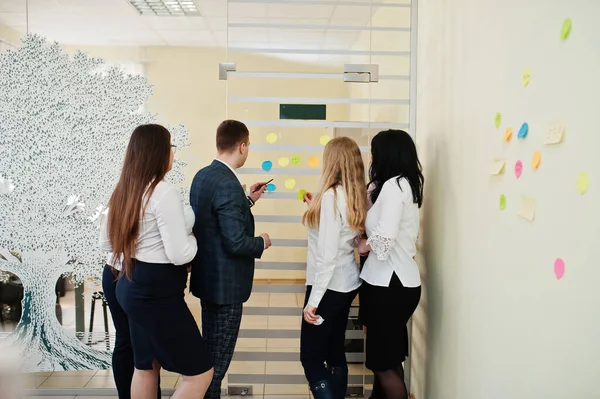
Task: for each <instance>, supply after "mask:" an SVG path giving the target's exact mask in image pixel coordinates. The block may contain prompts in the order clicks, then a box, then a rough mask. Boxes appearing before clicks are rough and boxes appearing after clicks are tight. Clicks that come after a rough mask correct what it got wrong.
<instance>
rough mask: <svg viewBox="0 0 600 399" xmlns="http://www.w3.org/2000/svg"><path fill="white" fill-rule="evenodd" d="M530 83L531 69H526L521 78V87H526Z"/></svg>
mask: <svg viewBox="0 0 600 399" xmlns="http://www.w3.org/2000/svg"><path fill="white" fill-rule="evenodd" d="M529 82H531V68H527V69H525V70H524V71H523V75H522V76H521V84H522V85H523V87H527V86H528V85H529Z"/></svg>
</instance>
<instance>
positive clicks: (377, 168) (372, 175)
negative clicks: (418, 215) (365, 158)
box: [369, 130, 425, 208]
mask: <svg viewBox="0 0 600 399" xmlns="http://www.w3.org/2000/svg"><path fill="white" fill-rule="evenodd" d="M371 156H372V158H371V167H370V169H369V184H374V185H375V189H374V190H373V191H372V192H371V202H372V203H375V201H377V197H379V193H381V189H382V188H383V184H384V183H385V182H386V181H388V180H389V179H391V178H392V177H396V176H399V177H398V179H397V183H398V186H400V179H401V178H405V179H406V180H408V183H409V184H410V188H411V189H412V196H413V201H414V203H415V204H418V205H419V208H420V207H421V205H423V185H424V183H425V178H424V177H423V173H422V172H421V169H422V168H421V162H420V161H419V156H418V155H417V147H416V146H415V143H414V141H413V139H412V138H411V137H410V135H409V134H408V133H406V132H405V131H404V130H384V131H382V132H379V133H377V134H376V135H375V137H373V140H371Z"/></svg>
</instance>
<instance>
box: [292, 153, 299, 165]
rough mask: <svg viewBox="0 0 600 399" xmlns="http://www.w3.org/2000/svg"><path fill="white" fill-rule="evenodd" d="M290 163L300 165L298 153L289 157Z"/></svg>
mask: <svg viewBox="0 0 600 399" xmlns="http://www.w3.org/2000/svg"><path fill="white" fill-rule="evenodd" d="M291 161H292V165H300V157H299V156H298V155H294V156H293V157H292V159H291Z"/></svg>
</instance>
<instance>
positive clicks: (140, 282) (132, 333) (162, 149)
mask: <svg viewBox="0 0 600 399" xmlns="http://www.w3.org/2000/svg"><path fill="white" fill-rule="evenodd" d="M173 147H174V146H173V145H172V144H171V134H170V133H169V131H168V130H167V129H165V128H164V127H163V126H160V125H154V124H152V125H142V126H139V127H137V128H136V129H135V130H134V131H133V134H132V135H131V138H130V140H129V145H128V146H127V152H126V153H125V161H124V162H123V169H122V171H121V177H120V178H119V181H118V183H117V185H116V187H115V190H114V192H113V193H112V196H111V197H110V201H109V203H108V204H109V210H108V216H107V217H105V218H104V219H103V222H102V227H101V234H100V247H101V248H102V249H103V250H104V251H106V252H110V253H111V255H110V256H109V266H112V267H113V268H116V269H119V270H120V276H119V279H118V281H117V285H116V300H117V301H118V304H119V305H120V306H121V307H122V309H123V310H124V312H125V314H126V317H127V323H125V324H124V328H127V327H128V329H129V331H120V332H118V333H120V334H128V335H129V337H130V339H131V346H132V349H133V363H134V367H135V371H134V372H133V379H132V381H131V398H132V399H150V398H156V396H157V387H158V377H159V371H160V368H161V367H162V368H164V369H166V370H168V371H171V372H174V373H178V374H181V375H182V376H183V382H182V383H181V385H180V386H179V387H178V388H177V390H176V391H175V394H174V395H173V398H177V399H201V398H203V397H204V394H205V393H206V390H207V388H208V386H209V384H210V381H211V379H212V375H213V365H212V359H211V356H210V354H209V352H208V349H207V346H206V343H205V341H204V339H203V338H202V336H201V335H200V331H199V329H198V325H197V324H196V321H195V320H194V317H193V316H192V313H191V312H190V310H189V308H188V307H187V304H186V303H185V299H184V290H185V287H186V283H187V268H186V265H187V264H188V263H190V262H191V261H192V259H194V256H196V252H197V250H198V247H197V244H196V239H195V238H194V236H193V235H191V232H190V231H191V226H192V225H193V224H194V220H193V212H192V213H191V215H190V214H189V212H188V218H191V220H187V221H186V215H185V212H184V207H183V204H182V201H181V197H180V195H179V193H178V192H177V190H176V189H175V187H173V186H172V185H171V184H170V183H168V182H167V181H165V180H164V177H165V175H166V174H167V172H169V170H171V167H172V165H173V150H174V148H173ZM109 280H110V278H109ZM121 391H122V390H121ZM119 395H121V396H123V392H120V393H119Z"/></svg>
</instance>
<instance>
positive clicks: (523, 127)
mask: <svg viewBox="0 0 600 399" xmlns="http://www.w3.org/2000/svg"><path fill="white" fill-rule="evenodd" d="M528 134H529V124H528V123H527V122H525V123H523V124H522V125H521V128H520V129H519V133H518V134H517V138H518V139H524V138H525V137H527V135H528Z"/></svg>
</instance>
